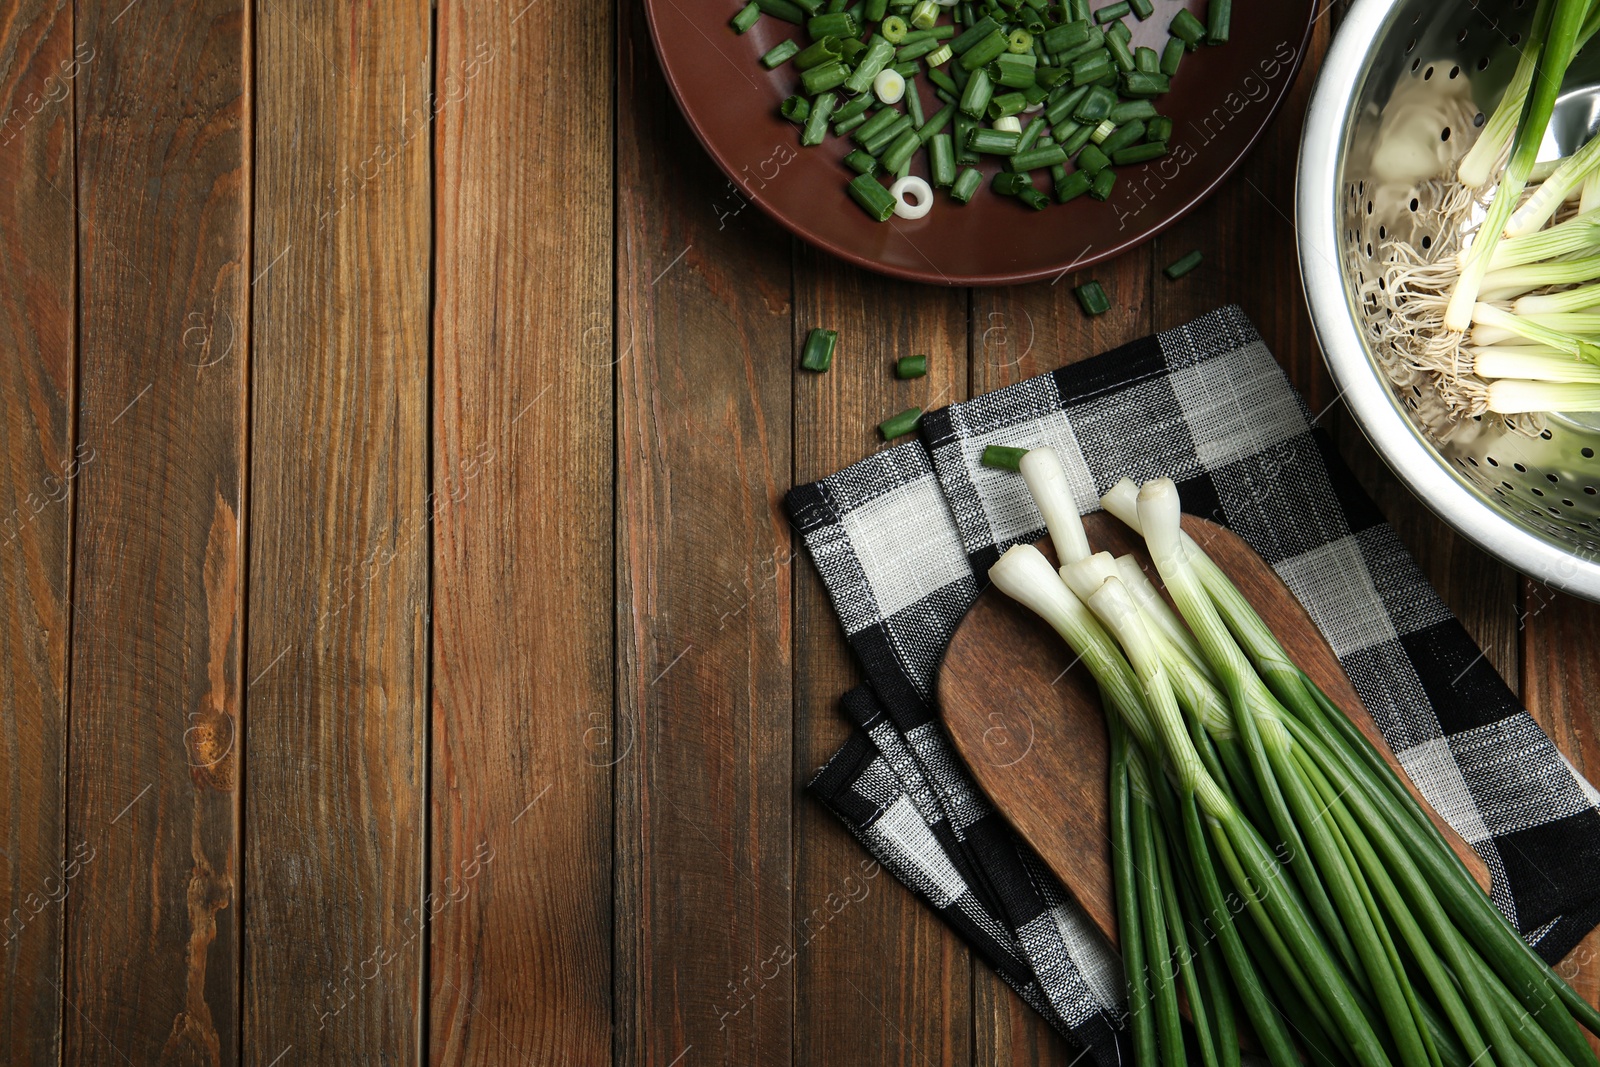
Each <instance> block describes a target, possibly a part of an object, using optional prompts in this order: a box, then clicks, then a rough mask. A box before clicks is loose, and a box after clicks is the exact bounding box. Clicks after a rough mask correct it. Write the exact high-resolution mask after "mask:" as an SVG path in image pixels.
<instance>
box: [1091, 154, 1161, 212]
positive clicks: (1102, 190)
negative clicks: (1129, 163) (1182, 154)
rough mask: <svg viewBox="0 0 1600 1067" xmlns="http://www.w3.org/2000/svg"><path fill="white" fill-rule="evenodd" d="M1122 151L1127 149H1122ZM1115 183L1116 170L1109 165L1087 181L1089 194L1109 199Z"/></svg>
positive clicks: (1100, 198) (1097, 198)
mask: <svg viewBox="0 0 1600 1067" xmlns="http://www.w3.org/2000/svg"><path fill="white" fill-rule="evenodd" d="M1162 150H1163V151H1165V150H1166V146H1165V145H1163V146H1162ZM1123 151H1128V150H1127V149H1123ZM1116 184H1117V172H1116V171H1114V170H1112V169H1111V168H1110V167H1106V168H1104V169H1103V170H1101V171H1100V173H1099V174H1096V175H1095V176H1094V181H1092V182H1090V183H1089V195H1090V196H1092V197H1094V198H1095V199H1096V200H1109V199H1111V188H1112V186H1114V185H1116Z"/></svg>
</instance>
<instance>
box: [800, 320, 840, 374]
mask: <svg viewBox="0 0 1600 1067" xmlns="http://www.w3.org/2000/svg"><path fill="white" fill-rule="evenodd" d="M838 341H839V333H838V331H836V330H824V329H823V328H822V327H820V326H818V327H816V328H815V329H813V330H812V331H811V332H810V333H809V334H807V335H806V343H805V347H804V348H802V349H801V350H800V366H801V367H802V368H804V369H805V370H810V371H816V372H817V373H818V374H821V373H822V372H823V371H825V370H827V369H828V368H829V367H831V366H833V346H834V345H835V344H837V343H838Z"/></svg>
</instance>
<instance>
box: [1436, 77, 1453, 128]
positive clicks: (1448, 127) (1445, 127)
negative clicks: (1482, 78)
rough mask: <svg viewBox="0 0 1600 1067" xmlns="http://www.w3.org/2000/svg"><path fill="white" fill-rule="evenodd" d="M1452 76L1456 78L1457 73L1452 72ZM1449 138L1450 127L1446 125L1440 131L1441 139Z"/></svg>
mask: <svg viewBox="0 0 1600 1067" xmlns="http://www.w3.org/2000/svg"><path fill="white" fill-rule="evenodd" d="M1450 77H1452V78H1454V77H1455V75H1454V74H1451V75H1450ZM1449 139H1450V127H1448V126H1446V127H1445V128H1444V129H1442V130H1440V131H1439V140H1441V141H1448V140H1449Z"/></svg>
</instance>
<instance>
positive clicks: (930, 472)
mask: <svg viewBox="0 0 1600 1067" xmlns="http://www.w3.org/2000/svg"><path fill="white" fill-rule="evenodd" d="M991 444H1000V445H1014V446H1019V447H1035V446H1039V445H1049V446H1051V447H1052V448H1054V449H1055V451H1056V454H1057V455H1058V456H1060V457H1061V460H1062V463H1063V465H1064V466H1065V467H1066V470H1067V474H1068V477H1069V479H1070V481H1071V484H1072V487H1073V490H1074V493H1075V495H1076V498H1077V501H1078V504H1079V506H1080V507H1081V508H1082V509H1084V510H1089V509H1092V508H1095V507H1098V502H1097V501H1098V497H1099V494H1100V493H1102V492H1104V491H1105V490H1106V489H1107V488H1109V487H1110V486H1111V485H1112V484H1114V483H1115V482H1116V481H1117V480H1119V479H1120V478H1122V477H1124V476H1129V477H1132V478H1133V479H1134V480H1136V481H1144V480H1146V479H1148V478H1152V477H1159V476H1166V477H1170V478H1172V479H1174V480H1175V481H1176V482H1177V483H1178V486H1179V490H1180V493H1181V495H1182V498H1183V504H1184V510H1185V511H1188V512H1190V513H1193V514H1199V515H1204V516H1207V517H1209V518H1211V519H1213V520H1214V521H1217V522H1219V523H1221V524H1223V525H1225V526H1227V527H1228V528H1229V529H1231V530H1233V531H1234V532H1235V533H1237V534H1239V536H1241V537H1242V538H1243V539H1244V540H1245V541H1247V542H1248V543H1249V544H1250V545H1251V546H1252V547H1253V548H1254V549H1255V550H1256V551H1257V552H1259V553H1260V554H1261V556H1262V557H1263V558H1264V559H1265V560H1266V561H1267V562H1268V563H1269V564H1271V565H1272V566H1273V568H1274V569H1275V570H1276V571H1277V573H1278V574H1279V575H1280V576H1281V577H1282V578H1283V580H1284V582H1285V583H1286V584H1287V585H1288V586H1289V588H1290V589H1291V590H1292V591H1293V592H1294V594H1295V596H1296V597H1298V598H1299V600H1300V602H1301V603H1302V604H1303V605H1304V606H1305V608H1306V610H1307V611H1308V612H1309V614H1310V615H1311V617H1312V619H1314V620H1315V621H1316V623H1317V625H1318V627H1319V628H1320V629H1321V631H1322V633H1323V636H1324V637H1326V638H1327V640H1328V643H1329V644H1330V645H1331V646H1332V648H1333V650H1334V652H1335V653H1336V654H1337V655H1338V657H1339V660H1340V662H1341V663H1342V664H1343V666H1344V669H1345V672H1346V673H1347V674H1348V675H1349V676H1350V680H1351V682H1352V683H1354V685H1355V687H1356V689H1357V691H1358V692H1359V693H1360V694H1361V697H1362V699H1363V700H1364V701H1365V702H1366V704H1367V707H1368V708H1369V709H1371V711H1372V714H1373V717H1374V718H1375V719H1376V720H1377V723H1378V725H1379V727H1380V728H1381V729H1382V730H1383V733H1384V736H1385V737H1387V738H1388V740H1389V744H1390V746H1391V747H1392V748H1393V749H1394V751H1395V753H1396V754H1397V755H1398V757H1399V759H1400V762H1401V764H1402V765H1403V766H1404V767H1405V769H1406V771H1407V773H1408V774H1410V776H1411V777H1412V779H1413V780H1414V781H1415V782H1416V783H1417V786H1418V788H1419V789H1421V791H1422V793H1423V795H1424V796H1425V797H1426V798H1427V799H1428V801H1429V802H1430V803H1431V804H1432V805H1433V806H1434V807H1435V808H1436V809H1438V811H1439V812H1440V813H1441V814H1443V816H1444V817H1445V818H1446V819H1447V820H1448V821H1449V822H1450V824H1451V825H1452V826H1454V827H1455V828H1456V830H1457V831H1459V832H1460V833H1461V835H1462V836H1463V837H1464V838H1465V839H1466V840H1467V841H1468V842H1469V843H1470V844H1471V845H1472V846H1473V848H1475V849H1476V850H1477V851H1478V853H1479V855H1481V856H1482V857H1483V858H1484V860H1485V862H1486V863H1487V864H1488V867H1489V870H1490V872H1491V874H1492V876H1493V887H1492V895H1493V898H1494V902H1495V904H1496V905H1497V906H1498V907H1499V909H1500V910H1501V911H1502V912H1503V913H1504V914H1505V915H1506V917H1507V918H1509V919H1510V920H1511V921H1512V923H1513V924H1514V925H1515V926H1516V928H1517V929H1518V930H1519V931H1521V932H1522V934H1523V936H1524V937H1525V938H1526V939H1527V940H1528V942H1529V943H1530V944H1532V945H1534V946H1535V948H1536V949H1537V950H1538V951H1539V953H1540V954H1541V955H1543V956H1544V957H1545V958H1546V959H1548V960H1551V961H1554V960H1556V959H1558V958H1560V957H1561V956H1562V955H1564V954H1565V953H1566V952H1567V951H1568V950H1569V949H1570V948H1571V947H1572V946H1573V945H1575V944H1576V943H1577V942H1578V941H1579V940H1580V939H1581V938H1582V937H1583V935H1584V934H1585V933H1587V932H1588V931H1589V930H1590V929H1591V928H1592V927H1593V926H1594V925H1595V924H1596V923H1597V922H1600V883H1597V881H1596V879H1595V876H1594V872H1595V871H1596V870H1600V794H1597V793H1596V792H1595V790H1594V788H1593V787H1592V786H1590V785H1589V783H1588V782H1586V781H1584V780H1583V779H1582V778H1581V777H1580V776H1579V775H1578V774H1577V773H1576V772H1575V771H1574V770H1573V768H1572V766H1571V765H1570V764H1569V763H1568V762H1567V761H1566V760H1565V759H1564V758H1563V757H1562V755H1561V753H1560V752H1558V751H1557V750H1556V748H1555V746H1554V745H1553V744H1552V743H1551V741H1550V739H1549V738H1548V737H1547V736H1545V734H1544V733H1543V732H1542V731H1541V730H1540V729H1539V727H1538V726H1537V725H1536V724H1535V723H1534V721H1533V720H1532V719H1531V718H1530V717H1529V716H1528V714H1527V712H1526V711H1524V710H1523V708H1522V706H1521V705H1520V704H1519V703H1518V701H1517V699H1516V697H1515V696H1514V695H1513V694H1512V692H1511V691H1510V689H1508V688H1507V687H1506V685H1505V683H1504V682H1503V681H1501V679H1500V677H1499V675H1498V674H1496V672H1495V670H1494V668H1493V667H1491V666H1490V665H1489V663H1488V662H1487V660H1485V659H1484V657H1483V655H1482V653H1481V652H1480V651H1479V649H1478V648H1477V646H1476V645H1474V644H1473V642H1472V639H1471V638H1470V637H1468V636H1467V633H1466V631H1465V630H1464V629H1462V627H1461V625H1460V623H1459V622H1457V621H1456V619H1455V618H1454V617H1453V616H1452V615H1451V614H1450V612H1449V611H1448V610H1447V609H1446V608H1445V606H1444V604H1443V603H1442V602H1441V601H1440V600H1439V598H1438V596H1437V594H1436V593H1435V592H1434V591H1433V589H1432V588H1431V587H1430V586H1429V585H1428V584H1427V581H1426V580H1425V579H1424V578H1423V576H1422V574H1421V572H1420V571H1419V570H1418V569H1417V566H1416V564H1415V562H1413V560H1412V559H1411V557H1410V556H1409V555H1408V554H1407V552H1406V550H1405V549H1404V548H1403V547H1402V546H1401V544H1400V542H1399V540H1398V539H1397V538H1396V537H1395V534H1394V531H1393V530H1392V529H1390V528H1389V526H1388V525H1387V524H1386V523H1385V522H1384V521H1383V518H1382V516H1381V515H1380V514H1379V513H1378V511H1377V509H1376V507H1375V506H1374V505H1373V503H1372V501H1371V500H1370V499H1369V498H1368V497H1367V496H1366V495H1365V494H1364V493H1363V492H1362V490H1361V489H1360V487H1359V486H1358V485H1357V484H1356V482H1355V480H1354V479H1353V477H1352V476H1351V474H1350V471H1349V470H1348V469H1347V468H1346V467H1345V466H1344V464H1343V462H1342V461H1341V460H1340V459H1339V457H1338V456H1337V454H1336V453H1335V452H1334V450H1333V449H1332V447H1331V446H1330V444H1329V442H1328V440H1327V438H1326V437H1325V436H1324V435H1323V434H1322V433H1321V432H1320V431H1318V430H1315V429H1313V428H1312V426H1311V424H1310V420H1309V419H1308V417H1307V413H1306V409H1305V407H1304V405H1303V404H1302V403H1301V401H1300V398H1299V397H1298V395H1297V394H1296V393H1295V392H1294V391H1293V389H1292V388H1291V387H1290V386H1289V383H1288V381H1287V380H1286V379H1285V378H1284V376H1283V373H1282V371H1281V370H1280V369H1279V367H1278V365H1277V363H1276V362H1274V360H1273V358H1272V356H1271V354H1270V353H1269V352H1268V351H1267V349H1266V346H1265V345H1264V344H1263V343H1262V341H1261V338H1260V336H1259V335H1258V334H1257V333H1256V331H1255V328H1254V327H1253V326H1252V325H1251V323H1250V321H1249V320H1248V319H1247V318H1246V317H1245V315H1244V314H1243V312H1241V311H1240V310H1239V309H1238V308H1236V307H1225V308H1222V309H1220V310H1217V311H1214V312H1212V313H1211V314H1209V315H1206V316H1204V317H1202V318H1199V319H1196V320H1195V321H1193V322H1191V323H1189V324H1187V325H1185V326H1181V327H1179V328H1177V329H1174V330H1169V331H1167V332H1165V333H1162V334H1159V335H1157V336H1154V337H1148V338H1145V339H1143V340H1140V341H1135V342H1133V343H1132V344H1129V345H1125V346H1123V347H1122V348H1119V349H1116V350H1115V351H1113V352H1108V353H1106V354H1104V355H1102V356H1099V357H1098V358H1095V359H1091V360H1088V361H1086V362H1082V363H1078V364H1074V365H1072V366H1069V367H1064V368H1062V369H1060V370H1057V371H1054V372H1052V373H1050V374H1044V375H1040V376H1039V377H1037V378H1032V379H1030V380H1028V381H1024V382H1019V383H1018V384H1016V385H1013V386H1010V387H1008V388H1006V389H1002V390H999V391H998V392H994V393H990V394H988V395H987V396H983V397H979V398H977V399H975V400H972V401H969V402H967V403H964V404H956V405H953V406H951V407H949V408H945V409H943V410H941V411H936V412H932V413H930V414H929V415H927V416H926V417H925V418H924V419H923V424H922V440H921V441H918V442H912V443H909V444H903V445H900V446H898V447H895V448H890V449H886V450H884V451H882V452H880V453H878V454H876V455H874V456H871V457H869V458H867V459H865V460H862V461H861V462H860V463H857V464H855V465H854V466H851V467H849V468H847V469H846V470H843V471H840V472H839V473H838V474H835V475H833V476H832V477H829V478H824V479H823V480H822V481H820V482H816V483H813V484H811V485H805V486H800V487H798V488H796V489H794V490H793V491H791V492H790V494H789V496H788V500H787V504H788V508H789V512H790V514H791V516H792V517H793V519H794V521H795V524H796V525H797V527H798V528H799V529H800V531H801V533H802V535H803V536H804V538H805V542H806V545H807V547H808V548H809V550H810V552H811V555H812V558H813V559H814V561H815V562H816V566H817V569H818V571H819V572H820V573H821V575H822V578H823V581H824V583H825V584H826V586H827V588H828V592H829V595H830V596H831V597H832V599H833V605H834V609H835V610H836V611H837V613H838V615H839V619H840V622H841V623H843V625H844V629H845V632H846V634H847V635H848V637H849V641H850V644H851V646H852V648H853V649H854V650H855V653H856V655H857V656H859V657H860V659H861V662H862V664H863V666H864V667H865V672H866V677H867V682H866V683H865V684H864V685H862V686H861V687H859V688H857V689H855V690H853V691H852V692H850V693H847V694H845V696H844V698H843V709H844V711H845V714H846V715H848V716H849V717H850V719H851V720H852V722H853V723H854V724H855V726H856V729H855V731H853V733H852V736H851V738H850V740H849V741H848V742H847V743H846V744H845V746H844V747H843V748H842V749H841V750H840V751H839V753H838V754H837V755H835V756H834V758H833V759H832V760H830V761H829V762H828V764H827V765H826V766H825V767H823V768H822V770H821V771H820V772H819V773H818V775H817V777H816V779H815V780H814V781H813V782H812V784H811V789H812V790H813V792H814V793H815V794H816V795H817V796H818V797H819V798H820V799H821V800H822V802H823V803H824V804H826V805H827V806H828V807H829V808H830V809H831V810H832V811H833V812H834V813H835V814H836V815H838V817H839V818H840V819H841V820H843V822H844V823H845V825H846V826H847V827H848V828H849V830H850V832H851V833H853V834H854V835H855V836H856V837H857V838H858V839H859V840H860V841H861V842H862V843H863V844H864V845H865V846H866V848H867V849H868V850H869V851H870V852H872V854H873V855H874V856H875V857H877V859H878V860H879V861H880V862H881V863H882V864H883V865H884V866H885V867H887V868H888V869H889V870H890V871H891V872H893V873H894V874H895V876H896V877H898V878H899V879H900V880H901V881H903V882H904V883H905V884H906V885H908V886H909V887H911V889H912V890H913V891H915V892H916V893H917V894H918V895H919V896H920V897H922V899H923V900H925V901H926V902H927V903H928V904H929V905H930V906H932V907H933V908H935V909H937V910H938V912H939V913H940V915H941V916H942V917H943V918H944V920H945V921H946V922H947V923H948V924H949V925H950V926H951V927H952V928H953V929H954V930H955V931H956V932H957V933H958V934H959V935H960V936H962V937H963V938H964V939H966V940H967V942H968V943H969V944H971V945H972V947H973V948H974V950H975V951H976V952H977V953H978V954H979V955H980V956H981V957H982V958H983V959H984V960H986V961H987V962H988V963H989V965H990V966H992V967H993V968H994V969H995V971H997V972H998V973H999V974H1000V976H1001V977H1002V978H1003V979H1004V980H1005V981H1006V982H1008V983H1009V984H1010V985H1011V986H1012V987H1013V988H1014V989H1016V991H1017V992H1018V994H1019V995H1020V996H1021V997H1022V998H1023V999H1024V1000H1026V1001H1027V1002H1028V1003H1029V1004H1030V1005H1031V1006H1033V1007H1034V1008H1035V1009H1037V1010H1038V1011H1039V1012H1040V1013H1041V1014H1043V1015H1044V1016H1045V1017H1046V1018H1047V1019H1049V1020H1050V1022H1051V1024H1052V1025H1054V1026H1055V1027H1056V1028H1057V1029H1058V1030H1060V1031H1061V1032H1062V1033H1063V1034H1065V1035H1067V1036H1068V1037H1069V1038H1071V1039H1073V1040H1075V1041H1076V1042H1077V1043H1079V1044H1080V1045H1082V1046H1083V1047H1085V1048H1087V1049H1088V1050H1090V1051H1091V1052H1092V1053H1093V1054H1094V1056H1095V1058H1096V1059H1097V1060H1099V1061H1100V1062H1101V1063H1102V1064H1105V1065H1107V1067H1110V1065H1112V1064H1114V1063H1117V1062H1119V1047H1118V1045H1119V1041H1120V1032H1121V1029H1122V1028H1121V1025H1120V1024H1121V1016H1122V1007H1121V1005H1122V999H1123V998H1122V992H1121V989H1122V980H1121V966H1120V963H1119V961H1118V960H1117V958H1116V956H1115V955H1114V953H1113V952H1112V951H1111V949H1110V947H1109V945H1107V943H1106V942H1105V940H1104V939H1103V938H1102V937H1101V935H1100V934H1099V932H1098V931H1097V930H1096V929H1095V927H1094V926H1093V924H1092V923H1091V922H1090V921H1089V919H1088V917H1087V916H1086V915H1085V913H1084V912H1083V911H1082V909H1081V908H1080V907H1079V906H1078V905H1077V903H1076V902H1075V901H1074V900H1073V898H1072V896H1071V894H1070V891H1069V890H1070V887H1065V888H1064V887H1063V886H1062V885H1061V884H1060V883H1059V882H1057V881H1056V880H1055V878H1054V877H1053V876H1052V875H1051V874H1050V873H1049V872H1048V871H1047V870H1045V868H1044V867H1043V865H1042V864H1041V863H1040V862H1039V860H1038V858H1037V857H1036V856H1035V855H1034V854H1033V853H1032V851H1031V850H1030V849H1029V848H1028V846H1027V845H1026V844H1025V843H1024V842H1022V840H1021V839H1020V838H1018V837H1017V836H1016V835H1015V834H1014V833H1013V832H1012V831H1011V830H1010V829H1009V827H1008V826H1007V824H1006V823H1005V822H1004V820H1003V819H1002V818H1001V817H1000V816H999V815H998V813H997V812H995V811H994V810H993V809H992V808H991V807H990V806H989V804H988V802H987V801H986V800H985V799H984V797H983V795H982V794H981V793H980V792H979V791H978V790H977V788H976V787H975V785H974V784H973V781H972V779H971V777H970V776H969V774H968V772H967V770H966V769H965V767H963V766H962V764H961V762H960V760H959V758H958V757H957V756H956V754H955V752H954V750H953V749H952V747H951V745H950V742H949V740H948V738H947V737H946V735H945V733H944V730H943V727H942V725H941V724H940V723H939V721H938V716H937V712H936V709H935V707H934V702H933V690H934V678H935V674H936V672H937V670H938V666H939V661H940V658H941V657H942V656H943V654H944V651H945V648H946V647H947V646H948V644H949V641H950V637H951V635H952V634H953V633H954V632H955V627H956V625H957V624H958V623H959V622H960V620H961V616H962V615H963V613H964V612H965V611H966V609H967V608H968V606H970V605H971V603H972V601H973V600H974V599H975V598H976V597H977V595H978V592H979V590H980V589H981V587H982V585H983V584H984V579H983V577H982V576H983V575H984V574H985V573H986V572H987V570H988V568H989V566H990V564H992V563H993V562H994V561H995V560H996V559H998V558H999V556H1000V553H1001V552H1003V551H1004V550H1005V549H1007V548H1009V547H1010V546H1012V545H1014V544H1018V543H1020V542H1024V541H1032V540H1036V539H1038V538H1039V537H1041V536H1043V533H1044V529H1043V522H1042V520H1041V519H1040V516H1039V514H1038V512H1037V510H1036V509H1035V508H1034V506H1033V504H1032V502H1031V500H1030V499H1029V497H1028V494H1027V489H1026V486H1025V485H1024V484H1023V483H1022V480H1021V479H1019V478H1017V477H1016V476H1014V475H1012V474H1009V473H1007V472H1003V471H996V470H991V469H989V468H986V467H984V466H982V464H981V463H980V461H979V457H980V456H981V454H982V452H983V449H984V447H985V446H987V445H991Z"/></svg>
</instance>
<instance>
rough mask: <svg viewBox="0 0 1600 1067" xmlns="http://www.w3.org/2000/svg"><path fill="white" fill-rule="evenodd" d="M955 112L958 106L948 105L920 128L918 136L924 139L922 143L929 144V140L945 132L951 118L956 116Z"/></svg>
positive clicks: (936, 112)
mask: <svg viewBox="0 0 1600 1067" xmlns="http://www.w3.org/2000/svg"><path fill="white" fill-rule="evenodd" d="M955 111H956V106H955V105H954V104H946V105H945V106H944V107H942V108H940V109H939V110H938V111H935V112H934V113H933V117H932V118H930V119H929V120H928V121H927V122H924V123H923V124H922V125H921V126H920V127H918V128H917V136H918V137H920V138H922V143H923V144H927V143H928V140H929V138H931V137H933V136H934V135H935V134H937V133H940V132H941V131H943V130H944V128H945V126H947V125H948V124H949V122H950V116H952V115H954V114H955Z"/></svg>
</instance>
